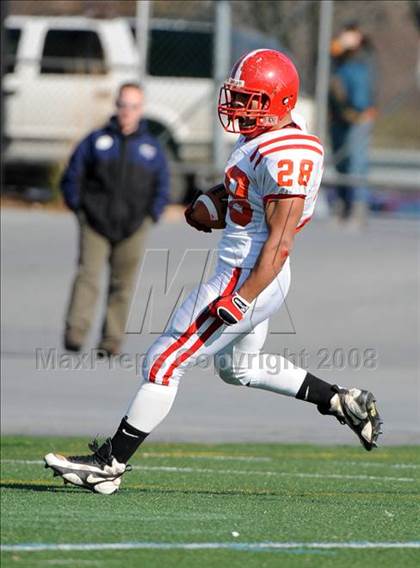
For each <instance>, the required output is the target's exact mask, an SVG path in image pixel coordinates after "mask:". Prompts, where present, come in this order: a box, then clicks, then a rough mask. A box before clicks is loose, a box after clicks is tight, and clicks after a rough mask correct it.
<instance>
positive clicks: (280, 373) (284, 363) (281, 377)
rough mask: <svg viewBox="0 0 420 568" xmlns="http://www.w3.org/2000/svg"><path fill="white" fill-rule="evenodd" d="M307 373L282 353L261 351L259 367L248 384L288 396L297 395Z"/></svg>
mask: <svg viewBox="0 0 420 568" xmlns="http://www.w3.org/2000/svg"><path fill="white" fill-rule="evenodd" d="M273 363H274V365H273ZM306 373H307V371H305V369H302V368H301V367H297V366H296V365H294V364H293V363H291V362H290V361H289V360H288V359H285V358H284V357H282V356H281V355H270V354H269V353H261V355H260V357H259V365H258V368H256V369H255V372H253V374H252V378H251V381H250V382H249V384H248V386H250V387H252V388H256V389H262V390H268V391H271V392H276V393H279V394H284V395H286V396H296V394H297V392H298V391H299V389H300V387H301V385H302V383H303V381H304V379H305V377H306Z"/></svg>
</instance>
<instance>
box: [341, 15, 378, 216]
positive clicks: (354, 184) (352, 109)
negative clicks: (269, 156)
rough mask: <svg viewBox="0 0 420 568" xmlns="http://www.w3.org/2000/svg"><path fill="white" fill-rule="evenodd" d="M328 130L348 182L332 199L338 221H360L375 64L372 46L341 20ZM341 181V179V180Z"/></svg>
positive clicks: (365, 210) (366, 195)
mask: <svg viewBox="0 0 420 568" xmlns="http://www.w3.org/2000/svg"><path fill="white" fill-rule="evenodd" d="M331 52H332V57H333V73H332V79H331V87H330V118H331V122H330V135H331V144H332V150H333V154H334V163H335V167H336V169H337V171H338V172H339V173H340V174H343V175H348V176H353V177H354V178H355V180H354V181H352V180H351V179H349V180H348V183H346V184H345V183H343V184H339V185H338V186H337V188H336V200H335V203H334V209H335V211H334V212H335V214H336V216H337V217H338V219H339V220H340V221H343V222H346V221H349V220H351V221H352V222H354V223H355V224H356V225H358V226H359V227H360V226H363V225H364V224H365V223H366V220H367V214H368V208H369V191H368V188H367V187H366V184H365V183H364V181H363V179H364V178H366V176H367V174H368V169H369V157H368V151H369V144H370V138H371V132H372V127H373V121H374V118H375V115H376V110H375V100H374V99H375V74H376V73H375V69H374V63H373V57H372V48H371V46H370V44H369V41H368V39H367V37H366V36H364V35H363V34H362V32H361V31H360V29H359V27H358V25H357V24H354V23H353V24H349V25H347V26H346V27H345V28H344V29H343V30H342V31H341V32H340V34H339V35H338V36H337V37H336V38H335V39H334V40H333V42H332V48H331ZM344 181H346V180H344Z"/></svg>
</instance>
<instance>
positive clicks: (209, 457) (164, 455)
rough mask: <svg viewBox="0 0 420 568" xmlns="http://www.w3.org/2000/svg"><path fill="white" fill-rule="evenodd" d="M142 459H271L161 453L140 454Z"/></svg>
mask: <svg viewBox="0 0 420 568" xmlns="http://www.w3.org/2000/svg"><path fill="white" fill-rule="evenodd" d="M141 455H142V457H144V458H176V459H180V458H187V459H193V460H218V461H244V462H271V461H273V458H269V457H259V456H221V455H216V454H215V455H212V454H192V453H185V454H183V453H182V452H180V453H179V454H176V453H175V454H171V453H167V454H165V453H161V452H142V453H141Z"/></svg>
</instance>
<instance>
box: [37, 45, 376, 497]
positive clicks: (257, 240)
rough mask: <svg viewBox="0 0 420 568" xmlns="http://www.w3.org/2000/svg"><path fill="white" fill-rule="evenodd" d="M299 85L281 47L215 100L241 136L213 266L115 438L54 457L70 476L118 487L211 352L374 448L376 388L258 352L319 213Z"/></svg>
mask: <svg viewBox="0 0 420 568" xmlns="http://www.w3.org/2000/svg"><path fill="white" fill-rule="evenodd" d="M298 91H299V76H298V73H297V71H296V68H295V66H294V65H293V63H292V61H291V60H290V59H289V58H288V57H286V56H285V55H284V54H282V53H280V52H278V51H274V50H267V49H259V50H256V51H252V52H251V53H248V54H247V55H245V56H243V57H242V58H241V59H240V60H239V61H238V62H237V63H236V64H235V66H234V67H233V69H232V72H231V74H230V77H229V78H228V79H227V81H226V82H225V83H224V85H223V86H222V88H221V90H220V97H219V104H218V113H219V118H220V121H221V123H222V125H223V127H224V129H225V130H227V131H228V132H234V133H237V134H239V137H238V140H237V143H236V145H235V147H234V149H233V151H232V154H231V156H230V158H229V160H228V163H227V165H226V169H225V188H226V191H227V193H228V208H227V213H226V220H225V221H226V226H225V228H224V230H223V233H222V238H221V241H220V244H219V247H218V248H219V256H218V264H217V268H216V271H215V273H214V275H213V276H212V277H211V278H210V279H209V280H208V281H207V282H206V283H204V284H201V285H200V286H199V287H197V288H196V289H195V290H194V291H193V292H192V293H191V294H190V295H189V296H188V298H187V299H186V301H185V302H184V303H183V304H182V305H181V307H180V308H179V309H178V310H177V311H176V312H175V313H174V315H173V317H172V319H171V321H170V324H169V328H168V331H167V332H165V333H164V334H162V335H161V336H160V337H159V338H158V339H157V340H156V341H155V342H154V343H153V345H152V346H151V347H150V349H149V351H148V354H147V357H146V358H145V360H144V361H145V362H144V368H143V381H142V382H141V385H140V388H139V389H138V391H137V393H136V395H135V396H134V398H133V400H132V402H131V404H130V406H129V408H128V410H127V412H126V414H125V416H124V418H123V419H122V421H121V424H120V426H119V428H118V430H117V431H116V432H115V434H114V435H113V437H112V438H108V440H107V441H106V442H105V443H104V444H102V445H101V446H99V445H98V444H97V443H94V444H91V445H90V449H91V450H92V453H91V454H90V455H86V456H69V457H64V456H62V455H59V454H53V453H50V454H48V455H47V456H45V463H46V466H47V467H51V468H52V469H53V470H54V473H55V474H56V475H60V476H62V477H63V478H64V480H65V481H68V482H70V483H73V484H75V485H79V486H83V487H86V488H87V489H90V490H92V491H95V492H98V493H104V494H109V493H113V492H114V491H116V490H117V489H118V488H119V486H120V482H121V476H122V475H123V474H124V472H126V471H127V469H128V468H129V466H127V462H128V461H129V459H130V458H131V456H132V455H133V454H134V453H135V452H136V450H137V449H138V447H139V446H140V444H141V443H142V442H144V440H145V439H146V438H147V436H148V435H149V434H150V432H152V431H153V430H154V429H155V428H156V427H157V426H158V425H159V424H160V423H161V422H162V420H164V418H165V417H166V416H167V414H168V412H169V411H170V409H171V406H172V404H173V402H174V399H175V396H176V393H177V389H178V384H179V381H180V379H181V377H182V376H183V374H184V373H185V371H186V368H187V366H188V367H191V366H193V365H194V363H195V362H197V361H199V360H200V359H199V358H202V357H203V356H207V357H210V356H213V357H214V361H215V367H216V369H217V370H218V373H219V375H220V378H221V379H222V380H223V381H225V382H227V383H229V384H232V385H239V386H245V387H249V388H256V389H264V390H268V391H271V392H274V393H279V394H283V395H286V396H289V397H293V398H295V399H299V400H303V401H306V402H307V403H309V404H314V405H316V406H317V408H318V410H319V411H320V412H321V413H322V414H326V415H331V416H334V417H335V418H337V419H338V420H339V421H340V422H341V423H342V424H346V425H347V426H349V427H350V428H351V429H352V430H353V431H354V432H355V433H356V435H357V436H358V437H359V440H360V442H361V443H362V445H363V446H364V448H365V449H366V450H371V449H372V448H373V447H375V446H376V442H377V438H378V436H379V434H380V426H381V421H380V418H379V415H378V412H377V409H376V406H375V398H374V396H373V394H372V393H370V392H369V391H367V390H362V389H359V388H344V387H341V386H338V385H333V384H329V383H327V382H326V381H324V380H322V379H320V378H318V377H316V376H314V375H313V374H311V373H309V372H307V371H306V370H305V369H302V368H299V367H297V366H295V365H293V364H292V363H291V362H290V361H287V360H285V359H283V358H282V357H281V356H279V355H277V356H276V357H277V358H278V365H277V367H276V372H273V366H272V365H270V364H269V358H271V357H273V355H268V354H263V353H261V349H262V347H263V344H264V341H265V338H266V335H267V330H268V322H269V318H270V316H271V315H272V314H273V313H274V312H276V311H277V310H278V309H279V308H280V306H281V305H282V304H283V302H284V300H285V297H286V295H287V292H288V289H289V284H290V261H289V257H290V253H291V251H292V247H293V241H294V238H295V235H296V233H297V232H298V231H300V230H301V229H302V227H304V226H305V225H306V224H307V223H308V222H309V220H310V219H311V217H312V215H313V212H314V207H315V203H316V199H317V195H318V191H319V186H320V183H321V177H322V171H323V158H324V149H323V147H322V144H321V141H320V140H319V139H318V138H317V137H316V136H313V135H311V134H308V132H307V131H306V127H305V123H304V120H303V119H302V117H301V116H299V115H298V114H296V112H295V111H293V109H294V107H295V105H296V102H297V98H298ZM193 210H194V208H193V207H192V208H189V210H188V214H187V220H189V221H190V220H191V221H192V219H190V217H191V216H192V211H193ZM191 224H193V225H194V226H195V227H196V228H198V229H200V227H199V226H198V227H197V224H196V223H194V222H193V221H192V222H191ZM201 228H204V229H205V227H201ZM201 360H202V359H201Z"/></svg>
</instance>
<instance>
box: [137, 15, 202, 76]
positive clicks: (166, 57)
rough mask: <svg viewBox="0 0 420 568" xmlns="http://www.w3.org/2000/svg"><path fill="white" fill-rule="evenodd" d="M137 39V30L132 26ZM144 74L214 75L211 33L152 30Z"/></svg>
mask: <svg viewBox="0 0 420 568" xmlns="http://www.w3.org/2000/svg"><path fill="white" fill-rule="evenodd" d="M131 31H132V33H133V35H134V37H136V28H135V26H134V25H132V26H131ZM147 72H148V73H149V75H152V76H154V77H192V78H194V79H197V78H205V79H209V78H211V77H212V76H213V34H212V32H211V31H202V30H185V29H184V30H171V29H162V28H154V29H153V28H152V31H151V34H150V37H149V52H148V60H147Z"/></svg>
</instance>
